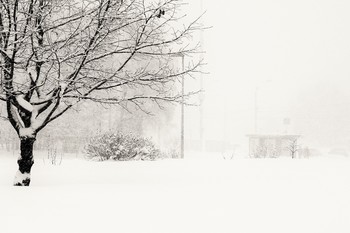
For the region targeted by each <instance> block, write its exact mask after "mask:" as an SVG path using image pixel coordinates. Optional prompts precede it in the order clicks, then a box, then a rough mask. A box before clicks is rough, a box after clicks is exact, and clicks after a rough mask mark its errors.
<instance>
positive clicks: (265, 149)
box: [247, 134, 300, 158]
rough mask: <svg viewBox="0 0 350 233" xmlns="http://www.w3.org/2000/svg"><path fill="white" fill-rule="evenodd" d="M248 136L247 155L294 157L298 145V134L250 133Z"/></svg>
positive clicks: (298, 147)
mask: <svg viewBox="0 0 350 233" xmlns="http://www.w3.org/2000/svg"><path fill="white" fill-rule="evenodd" d="M247 136H248V138H249V156H250V157H254V158H276V157H280V156H290V157H294V158H295V157H296V156H297V154H298V151H299V149H300V146H299V144H298V139H299V138H300V135H287V134H284V135H283V134H282V135H268V134H264V135H261V134H251V135H247Z"/></svg>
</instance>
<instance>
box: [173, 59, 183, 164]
mask: <svg viewBox="0 0 350 233" xmlns="http://www.w3.org/2000/svg"><path fill="white" fill-rule="evenodd" d="M172 56H174V57H180V58H181V72H182V75H181V133H180V158H181V159H183V158H185V75H184V72H185V55H184V54H183V53H177V54H174V55H172Z"/></svg>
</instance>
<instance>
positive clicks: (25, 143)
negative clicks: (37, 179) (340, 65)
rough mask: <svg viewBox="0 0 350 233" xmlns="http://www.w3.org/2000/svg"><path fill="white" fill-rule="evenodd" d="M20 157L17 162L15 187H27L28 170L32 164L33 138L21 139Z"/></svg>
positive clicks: (28, 181)
mask: <svg viewBox="0 0 350 233" xmlns="http://www.w3.org/2000/svg"><path fill="white" fill-rule="evenodd" d="M20 140H21V148H20V149H21V155H20V157H19V158H18V160H17V163H18V171H17V174H16V177H15V182H14V185H15V186H29V184H30V170H31V168H32V166H33V164H34V159H33V146H34V142H35V137H34V138H32V137H26V138H21V139H20Z"/></svg>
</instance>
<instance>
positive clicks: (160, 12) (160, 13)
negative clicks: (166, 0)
mask: <svg viewBox="0 0 350 233" xmlns="http://www.w3.org/2000/svg"><path fill="white" fill-rule="evenodd" d="M162 15H165V10H162V9H160V10H159V12H158V14H157V17H158V18H160V17H161V16H162Z"/></svg>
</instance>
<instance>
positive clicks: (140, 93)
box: [0, 0, 201, 186]
mask: <svg viewBox="0 0 350 233" xmlns="http://www.w3.org/2000/svg"><path fill="white" fill-rule="evenodd" d="M147 2H148V3H146V2H145V1H144V0H70V1H66V0H65V1H62V0H21V1H19V0H13V1H0V54H1V88H0V100H2V101H4V102H5V103H6V106H7V117H8V119H9V122H10V123H11V125H12V126H13V128H14V129H15V131H16V132H17V134H18V137H19V140H20V153H21V154H20V157H19V159H18V165H19V170H18V172H17V175H16V177H15V183H14V184H15V185H25V186H27V185H29V183H30V172H31V167H32V165H33V163H34V159H33V145H34V142H35V139H36V136H37V134H38V133H39V132H40V131H41V130H42V129H43V128H44V127H45V126H47V124H49V123H50V122H52V121H54V120H55V119H57V118H59V117H60V116H62V115H63V114H64V113H66V112H67V111H68V110H69V109H71V108H72V107H73V106H75V105H76V104H77V103H79V102H80V101H83V100H90V101H94V102H99V103H103V104H116V105H121V106H123V107H128V106H129V105H127V103H131V104H133V105H135V106H137V107H138V108H142V106H143V103H144V102H145V101H148V100H150V101H153V102H154V103H157V104H161V102H162V101H172V102H181V101H182V100H183V98H182V97H183V95H182V94H179V93H177V92H176V88H174V87H176V85H177V84H176V83H177V82H178V81H179V79H180V78H181V77H184V75H186V74H191V73H193V72H197V71H198V68H199V66H200V65H201V62H200V61H199V62H195V61H194V62H191V65H188V66H186V67H185V69H184V70H182V69H177V68H176V67H174V66H172V65H171V61H172V60H174V57H175V56H185V55H187V54H190V53H192V52H194V51H195V49H196V48H197V45H194V46H192V45H191V44H192V43H191V42H190V39H191V35H192V34H193V32H194V31H196V30H198V29H201V28H200V27H199V26H198V24H197V20H195V21H193V22H191V23H189V24H188V25H187V26H183V24H182V23H181V19H182V18H183V17H182V16H181V15H180V7H181V5H182V2H181V1H180V0H155V1H147ZM145 93H147V94H145ZM190 94H192V93H185V94H184V95H185V96H188V95H190Z"/></svg>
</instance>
